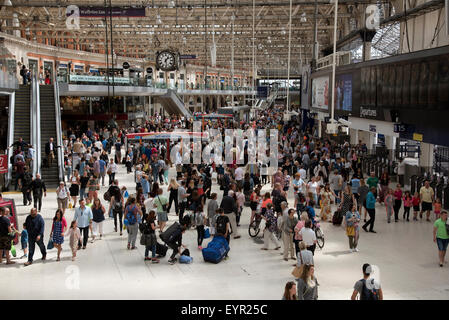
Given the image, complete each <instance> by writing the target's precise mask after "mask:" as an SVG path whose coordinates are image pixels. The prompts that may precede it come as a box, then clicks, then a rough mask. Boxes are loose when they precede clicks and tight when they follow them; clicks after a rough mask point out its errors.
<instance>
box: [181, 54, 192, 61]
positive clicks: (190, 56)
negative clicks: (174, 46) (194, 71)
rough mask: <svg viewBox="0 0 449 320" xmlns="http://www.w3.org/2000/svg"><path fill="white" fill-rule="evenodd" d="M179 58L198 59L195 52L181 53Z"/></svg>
mask: <svg viewBox="0 0 449 320" xmlns="http://www.w3.org/2000/svg"><path fill="white" fill-rule="evenodd" d="M179 58H181V59H183V60H193V59H196V55H194V54H181V55H180V56H179Z"/></svg>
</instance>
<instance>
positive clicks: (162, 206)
mask: <svg viewBox="0 0 449 320" xmlns="http://www.w3.org/2000/svg"><path fill="white" fill-rule="evenodd" d="M162 193H163V191H162V189H159V190H158V195H157V196H156V197H155V198H154V200H153V203H154V204H155V205H157V222H158V225H159V229H160V230H161V233H162V232H164V228H165V224H166V223H167V221H168V214H167V208H166V207H167V205H168V199H167V197H165V196H163V195H162Z"/></svg>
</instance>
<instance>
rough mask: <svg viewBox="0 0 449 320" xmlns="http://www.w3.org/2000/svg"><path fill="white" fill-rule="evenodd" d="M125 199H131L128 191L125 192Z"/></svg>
mask: <svg viewBox="0 0 449 320" xmlns="http://www.w3.org/2000/svg"><path fill="white" fill-rule="evenodd" d="M123 197H125V198H128V197H129V193H128V190H125V194H124V195H123Z"/></svg>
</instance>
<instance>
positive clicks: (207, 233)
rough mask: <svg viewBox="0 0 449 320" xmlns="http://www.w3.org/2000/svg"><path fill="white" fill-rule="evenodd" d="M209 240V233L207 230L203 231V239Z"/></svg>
mask: <svg viewBox="0 0 449 320" xmlns="http://www.w3.org/2000/svg"><path fill="white" fill-rule="evenodd" d="M209 238H210V231H209V228H206V229H204V239H209Z"/></svg>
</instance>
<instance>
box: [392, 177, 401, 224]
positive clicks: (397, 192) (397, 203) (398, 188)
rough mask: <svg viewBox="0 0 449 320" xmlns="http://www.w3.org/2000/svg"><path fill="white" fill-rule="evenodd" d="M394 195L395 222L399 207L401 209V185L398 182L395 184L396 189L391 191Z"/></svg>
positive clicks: (397, 218)
mask: <svg viewBox="0 0 449 320" xmlns="http://www.w3.org/2000/svg"><path fill="white" fill-rule="evenodd" d="M393 197H394V207H393V209H394V221H395V222H397V221H398V220H399V209H401V205H402V189H401V185H400V184H399V183H398V185H397V186H396V190H394V193H393Z"/></svg>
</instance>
